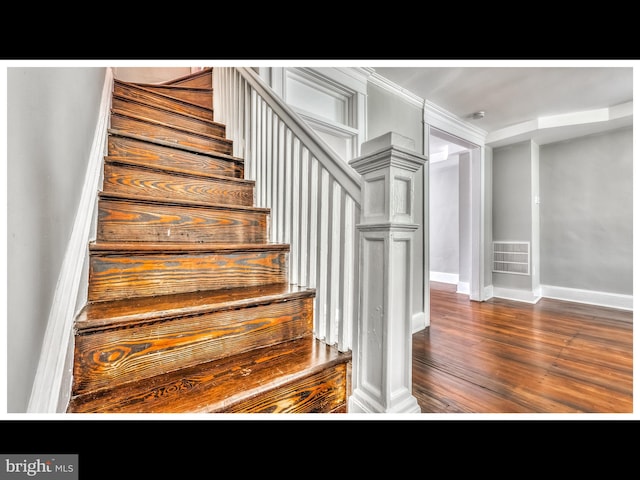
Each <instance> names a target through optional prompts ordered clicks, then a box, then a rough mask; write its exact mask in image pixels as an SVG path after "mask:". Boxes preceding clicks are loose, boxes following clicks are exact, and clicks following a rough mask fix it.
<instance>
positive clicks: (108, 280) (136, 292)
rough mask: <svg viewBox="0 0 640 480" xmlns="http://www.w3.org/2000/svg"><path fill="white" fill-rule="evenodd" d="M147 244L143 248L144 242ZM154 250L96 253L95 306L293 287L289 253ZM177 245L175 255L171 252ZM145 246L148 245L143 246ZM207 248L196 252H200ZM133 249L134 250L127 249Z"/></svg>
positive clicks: (264, 248) (271, 249)
mask: <svg viewBox="0 0 640 480" xmlns="http://www.w3.org/2000/svg"><path fill="white" fill-rule="evenodd" d="M141 243H142V242H141ZM160 245H161V248H158V247H157V246H156V247H155V248H153V249H150V248H148V246H146V245H145V247H147V248H148V249H147V250H141V249H140V248H139V247H138V250H134V248H135V247H136V246H135V245H133V244H132V245H131V246H125V248H123V249H121V250H119V251H118V252H111V253H109V252H101V251H96V250H93V251H92V252H91V255H90V257H91V258H90V266H89V292H88V299H89V301H92V302H93V301H105V300H115V299H121V298H127V297H143V296H155V295H169V294H174V293H184V292H194V291H201V290H215V289H219V288H234V287H241V286H255V285H264V284H268V283H283V282H286V281H287V276H288V275H287V273H288V272H287V253H288V252H287V251H283V249H282V248H279V247H276V246H272V245H257V246H258V247H259V248H255V249H254V250H248V249H247V248H246V247H244V249H243V248H241V247H238V250H237V251H229V250H225V249H216V248H214V245H215V244H211V245H206V244H196V245H190V246H189V248H185V246H184V245H181V248H182V249H179V248H176V245H175V244H169V243H165V244H160ZM167 245H171V247H172V249H173V250H169V249H167ZM141 246H142V245H141ZM196 246H198V247H201V248H200V249H196V248H195V247H196ZM127 248H128V249H127Z"/></svg>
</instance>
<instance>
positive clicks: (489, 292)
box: [482, 285, 493, 300]
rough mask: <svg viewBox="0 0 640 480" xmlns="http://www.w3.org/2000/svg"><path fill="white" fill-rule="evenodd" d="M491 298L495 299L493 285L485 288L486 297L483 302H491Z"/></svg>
mask: <svg viewBox="0 0 640 480" xmlns="http://www.w3.org/2000/svg"><path fill="white" fill-rule="evenodd" d="M491 297H493V285H488V286H486V287H484V296H483V297H482V300H489V299H490V298H491Z"/></svg>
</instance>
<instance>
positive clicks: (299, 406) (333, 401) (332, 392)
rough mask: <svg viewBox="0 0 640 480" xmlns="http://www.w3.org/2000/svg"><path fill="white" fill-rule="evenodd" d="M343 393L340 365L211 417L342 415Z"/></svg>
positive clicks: (344, 372) (344, 369)
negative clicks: (275, 414) (306, 414)
mask: <svg viewBox="0 0 640 480" xmlns="http://www.w3.org/2000/svg"><path fill="white" fill-rule="evenodd" d="M346 390H347V366H346V364H344V363H343V364H340V365H335V366H333V367H332V368H327V369H325V370H322V371H320V372H318V373H316V374H314V375H312V376H309V377H305V378H302V379H300V380H297V381H295V382H292V383H290V384H285V385H283V386H281V387H279V388H277V389H275V390H273V391H268V392H264V393H261V394H260V395H258V396H256V397H254V398H252V399H250V400H248V401H243V402H239V403H237V404H235V405H232V406H230V407H228V408H223V409H221V410H215V411H214V412H212V413H331V412H333V413H340V412H343V413H344V412H346V409H347V406H346V401H345V399H346V398H347V397H348V396H347V393H346Z"/></svg>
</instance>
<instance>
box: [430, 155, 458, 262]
mask: <svg viewBox="0 0 640 480" xmlns="http://www.w3.org/2000/svg"><path fill="white" fill-rule="evenodd" d="M458 183H459V182H458V156H457V155H451V156H450V157H449V158H448V159H447V160H444V161H441V162H436V163H432V164H431V165H430V169H429V229H430V238H429V268H430V270H431V271H432V272H440V273H451V274H455V275H458V274H459V268H460V260H459V256H460V252H459V228H460V226H459V220H458V219H459V200H460V199H459V186H458Z"/></svg>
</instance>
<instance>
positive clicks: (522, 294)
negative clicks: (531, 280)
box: [493, 285, 542, 303]
mask: <svg viewBox="0 0 640 480" xmlns="http://www.w3.org/2000/svg"><path fill="white" fill-rule="evenodd" d="M493 296H494V297H495V298H504V299H505V300H515V301H516V302H525V303H538V302H539V301H540V299H541V298H542V297H541V296H540V294H539V292H534V291H532V290H522V289H519V288H504V287H496V286H495V285H494V287H493Z"/></svg>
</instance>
